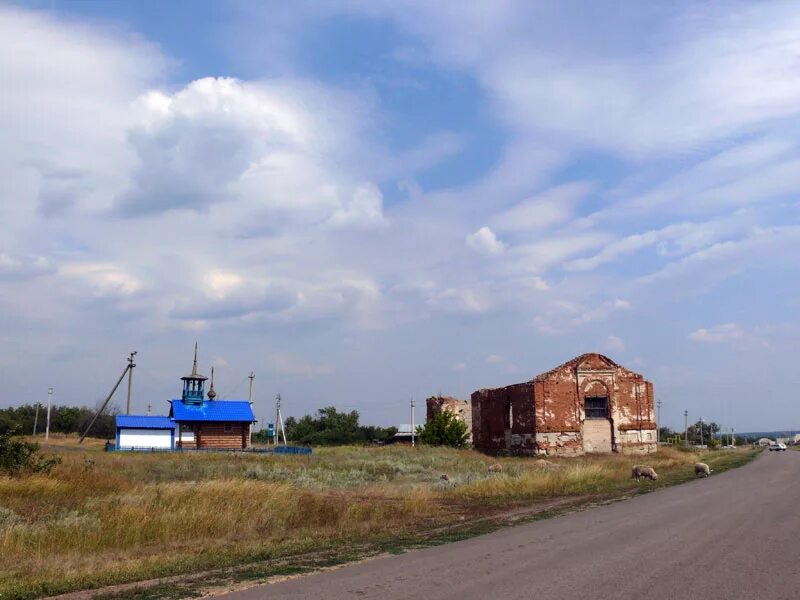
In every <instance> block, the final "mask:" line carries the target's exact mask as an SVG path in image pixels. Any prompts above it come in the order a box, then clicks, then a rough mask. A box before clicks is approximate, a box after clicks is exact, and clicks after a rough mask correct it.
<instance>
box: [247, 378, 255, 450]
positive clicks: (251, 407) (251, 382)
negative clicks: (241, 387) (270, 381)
mask: <svg viewBox="0 0 800 600" xmlns="http://www.w3.org/2000/svg"><path fill="white" fill-rule="evenodd" d="M247 378H248V379H249V380H250V392H249V393H248V395H247V400H248V402H250V410H251V411H252V410H253V380H254V379H255V378H256V374H255V373H253V372H252V371H250V375H248V376H247ZM254 418H255V417H254ZM247 431H248V438H249V442H248V443H249V445H250V447H251V448H252V447H253V424H252V423H250V427H249V428H248V430H247Z"/></svg>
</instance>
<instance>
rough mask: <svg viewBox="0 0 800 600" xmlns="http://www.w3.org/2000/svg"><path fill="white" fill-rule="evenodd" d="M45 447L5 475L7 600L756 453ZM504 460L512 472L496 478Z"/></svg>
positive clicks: (410, 532) (1, 580) (406, 531)
mask: <svg viewBox="0 0 800 600" xmlns="http://www.w3.org/2000/svg"><path fill="white" fill-rule="evenodd" d="M46 450H47V451H55V452H57V453H59V454H60V455H61V456H62V458H63V461H62V463H61V464H60V465H59V466H58V467H56V468H55V469H54V470H53V472H52V473H51V474H50V475H49V476H41V475H33V476H24V477H21V478H7V477H5V478H4V477H0V594H1V596H0V598H2V599H3V600H8V599H10V598H29V597H37V596H41V595H47V594H54V593H58V592H64V591H69V590H75V589H83V588H91V587H98V586H102V585H108V584H112V583H120V582H126V581H137V580H143V579H148V578H153V577H161V576H166V575H172V574H179V573H190V572H198V571H203V570H207V569H212V568H216V567H221V566H227V565H235V564H241V563H247V562H255V561H261V560H265V559H272V558H277V557H287V556H300V555H304V554H307V553H310V552H315V551H320V550H324V549H328V550H332V551H335V549H336V548H346V547H352V546H353V545H354V544H359V543H375V542H381V543H391V542H392V540H397V541H400V540H413V539H417V540H418V539H420V537H424V536H425V535H426V533H428V532H431V531H434V530H441V529H442V528H447V527H448V526H456V525H463V524H464V523H467V524H468V523H471V522H476V521H477V520H481V519H485V518H487V516H488V517H491V516H492V515H496V514H502V513H504V512H508V511H513V510H518V509H520V507H528V506H531V505H535V504H536V503H537V502H544V501H547V500H549V499H553V498H561V497H576V498H587V499H588V498H603V497H614V496H619V495H625V494H629V493H632V492H637V491H640V490H644V489H652V488H653V487H656V486H663V485H669V484H671V483H677V482H679V481H683V480H686V479H688V478H691V477H693V471H692V465H693V463H694V462H695V461H696V460H698V459H702V460H704V461H705V462H708V463H709V464H711V465H712V468H713V469H714V470H715V472H719V471H721V470H724V469H726V468H730V467H734V466H738V465H740V464H742V463H744V462H746V461H747V460H749V459H750V458H752V456H753V454H754V452H755V451H753V450H750V449H744V450H736V451H718V452H707V453H704V454H696V453H689V452H682V451H678V450H673V449H669V448H667V449H662V450H661V451H660V452H659V453H658V454H656V455H651V456H648V457H643V458H642V457H632V456H619V455H611V456H594V457H585V458H573V459H555V460H553V461H552V462H553V465H542V464H541V463H537V461H536V460H535V459H530V458H528V459H526V458H501V459H497V458H492V457H487V456H484V455H482V454H479V453H477V452H474V451H469V450H448V449H441V448H409V447H400V446H389V447H374V448H373V447H342V448H320V449H315V450H314V454H313V455H312V456H271V455H262V456H258V455H242V454H189V453H187V454H177V453H175V454H169V453H165V454H130V453H106V452H103V451H102V449H101V447H100V445H99V444H96V443H95V444H89V446H88V447H87V448H80V449H78V447H77V445H76V444H75V441H74V440H70V439H66V440H62V441H60V442H58V441H57V442H56V445H55V446H52V447H50V448H46ZM637 462H641V463H646V464H650V465H652V466H653V467H655V469H656V470H657V471H658V473H659V476H660V478H659V481H658V482H657V483H656V484H653V483H650V482H647V483H644V482H642V483H638V484H637V483H636V482H635V481H632V480H631V479H630V469H631V466H632V465H633V464H635V463H637ZM494 463H500V464H501V465H502V472H501V473H499V474H495V473H489V472H488V470H487V467H488V465H490V464H494ZM442 474H447V476H448V478H449V481H446V480H444V479H442V478H441V475H442ZM398 543H399V542H398Z"/></svg>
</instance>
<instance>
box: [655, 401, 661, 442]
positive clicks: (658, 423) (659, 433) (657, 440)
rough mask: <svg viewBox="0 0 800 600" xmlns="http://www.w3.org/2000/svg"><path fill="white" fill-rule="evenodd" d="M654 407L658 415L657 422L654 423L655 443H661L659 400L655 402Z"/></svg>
mask: <svg viewBox="0 0 800 600" xmlns="http://www.w3.org/2000/svg"><path fill="white" fill-rule="evenodd" d="M656 407H657V408H658V413H657V416H656V419H657V420H658V422H657V423H656V443H657V444H660V443H661V398H659V399H658V401H657V402H656Z"/></svg>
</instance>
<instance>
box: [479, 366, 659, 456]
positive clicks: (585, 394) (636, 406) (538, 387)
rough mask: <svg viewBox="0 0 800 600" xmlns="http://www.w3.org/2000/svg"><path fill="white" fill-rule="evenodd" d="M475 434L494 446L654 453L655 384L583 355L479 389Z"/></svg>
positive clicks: (488, 448)
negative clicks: (529, 376)
mask: <svg viewBox="0 0 800 600" xmlns="http://www.w3.org/2000/svg"><path fill="white" fill-rule="evenodd" d="M472 435H473V444H474V446H475V448H476V449H478V450H482V451H484V452H489V453H502V454H505V453H508V454H528V455H538V454H547V455H567V456H570V455H571V456H576V455H580V454H584V453H587V452H623V453H636V454H647V453H649V452H655V450H656V423H655V412H654V410H653V384H652V383H650V382H649V381H646V380H645V379H644V377H643V376H642V375H640V374H638V373H634V372H633V371H630V370H628V369H626V368H625V367H622V366H620V365H618V364H617V363H615V362H614V361H613V360H611V359H610V358H608V357H607V356H603V355H602V354H595V353H591V354H583V355H581V356H578V357H577V358H573V359H572V360H570V361H568V362H566V363H564V364H563V365H561V366H558V367H556V368H555V369H553V370H551V371H547V372H546V373H542V374H541V375H538V376H536V377H535V378H534V379H533V380H531V381H528V382H526V383H518V384H515V385H509V386H506V387H503V388H496V389H483V390H478V391H477V392H474V393H473V394H472Z"/></svg>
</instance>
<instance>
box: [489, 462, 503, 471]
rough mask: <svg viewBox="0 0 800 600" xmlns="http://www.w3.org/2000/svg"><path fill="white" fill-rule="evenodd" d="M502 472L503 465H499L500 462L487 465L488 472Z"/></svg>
mask: <svg viewBox="0 0 800 600" xmlns="http://www.w3.org/2000/svg"><path fill="white" fill-rule="evenodd" d="M502 472H503V465H501V464H500V463H495V464H493V465H489V473H502Z"/></svg>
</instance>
